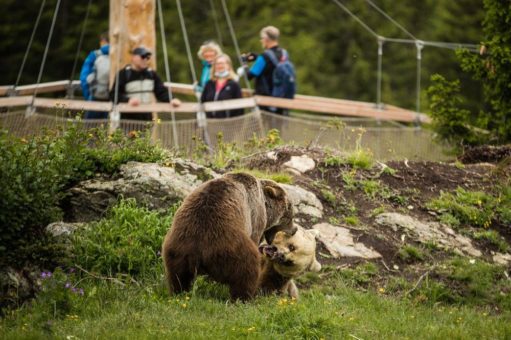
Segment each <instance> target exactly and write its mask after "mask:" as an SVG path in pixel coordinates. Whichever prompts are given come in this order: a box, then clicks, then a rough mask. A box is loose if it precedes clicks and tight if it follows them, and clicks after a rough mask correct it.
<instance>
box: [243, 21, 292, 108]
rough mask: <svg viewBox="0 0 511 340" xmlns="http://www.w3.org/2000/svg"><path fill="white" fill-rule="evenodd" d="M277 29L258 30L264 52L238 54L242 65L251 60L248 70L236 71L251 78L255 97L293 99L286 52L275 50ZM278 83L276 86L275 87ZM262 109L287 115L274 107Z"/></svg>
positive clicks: (277, 46)
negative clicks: (253, 83) (251, 63)
mask: <svg viewBox="0 0 511 340" xmlns="http://www.w3.org/2000/svg"><path fill="white" fill-rule="evenodd" d="M279 35H280V32H279V29H278V28H276V27H274V26H266V27H264V28H263V29H262V30H261V33H260V40H261V45H262V47H263V48H264V53H262V54H259V55H256V54H254V53H247V54H244V55H242V60H243V62H245V63H246V62H251V61H254V60H255V61H254V64H253V65H252V67H250V69H248V66H247V65H244V66H241V67H239V68H238V70H237V73H238V76H240V77H242V76H243V75H244V74H245V73H246V74H247V76H248V79H249V80H251V79H253V78H255V94H256V95H262V96H273V97H281V98H293V97H294V92H295V90H296V85H295V74H294V67H293V65H292V64H291V63H290V62H289V56H288V54H287V52H286V50H284V49H282V48H281V47H279ZM276 83H278V84H276ZM261 109H262V110H267V111H271V112H274V113H278V114H282V115H288V111H287V110H284V109H280V108H275V107H261Z"/></svg>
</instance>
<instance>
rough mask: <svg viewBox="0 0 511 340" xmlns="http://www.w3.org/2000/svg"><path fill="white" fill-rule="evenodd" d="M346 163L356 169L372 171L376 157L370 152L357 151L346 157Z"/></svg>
mask: <svg viewBox="0 0 511 340" xmlns="http://www.w3.org/2000/svg"><path fill="white" fill-rule="evenodd" d="M346 163H348V164H350V165H351V166H352V167H354V168H356V169H366V170H368V169H371V167H372V166H373V163H374V157H373V154H372V153H371V151H370V150H365V149H361V148H360V149H356V150H355V151H353V152H351V153H350V154H349V155H348V156H346Z"/></svg>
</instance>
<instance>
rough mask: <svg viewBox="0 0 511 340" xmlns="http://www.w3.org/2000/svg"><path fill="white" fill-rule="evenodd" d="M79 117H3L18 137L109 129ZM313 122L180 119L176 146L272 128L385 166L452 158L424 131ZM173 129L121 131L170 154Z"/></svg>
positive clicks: (143, 126) (130, 125)
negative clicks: (140, 134)
mask: <svg viewBox="0 0 511 340" xmlns="http://www.w3.org/2000/svg"><path fill="white" fill-rule="evenodd" d="M77 114H78V113H77V112H74V113H73V112H69V111H67V112H62V110H60V111H59V110H58V109H55V110H44V111H38V112H35V113H33V114H31V115H26V112H25V108H17V109H15V110H13V109H10V110H9V111H7V112H3V113H0V126H1V127H3V128H4V129H7V130H8V131H9V132H10V133H12V134H14V135H16V136H20V137H26V136H29V135H34V134H38V133H41V132H42V131H44V130H45V129H55V128H58V127H61V128H65V127H66V125H67V124H80V126H82V127H83V128H87V129H89V128H96V127H101V126H103V127H105V128H108V127H110V122H109V121H108V120H107V119H88V120H80V119H77V118H75V117H74V116H76V115H77ZM73 115H74V116H73ZM163 117H164V116H163ZM309 118H312V119H308V118H304V117H295V116H281V115H274V114H271V113H267V112H264V111H263V112H261V113H256V112H252V113H247V114H245V115H243V116H239V117H235V118H226V119H208V120H207V124H206V126H205V127H201V126H199V125H198V123H197V120H196V119H190V118H183V117H182V118H181V119H178V120H176V121H175V124H176V131H177V141H178V144H179V145H178V146H177V147H178V148H179V149H181V150H183V151H185V152H191V151H192V150H193V149H194V148H195V147H196V145H197V143H198V141H199V140H200V141H205V142H209V144H210V146H211V147H212V148H213V149H214V148H215V147H216V143H217V138H218V135H219V133H221V134H222V140H223V141H224V142H226V143H236V144H237V145H243V143H245V142H246V141H248V140H249V139H251V138H253V137H254V136H256V137H258V138H259V137H262V136H264V135H266V134H267V132H268V131H269V130H270V129H274V128H276V129H278V130H279V131H280V136H281V138H282V140H283V141H284V142H286V143H293V144H295V145H301V146H308V145H315V146H327V147H331V148H335V149H339V150H342V151H353V150H355V149H357V148H363V149H368V150H370V151H371V152H372V153H373V155H374V156H375V158H376V159H379V160H382V161H385V160H391V159H392V160H398V159H405V158H406V159H409V160H432V161H446V160H449V159H450V157H449V156H448V155H446V154H445V151H444V150H445V148H444V147H443V146H442V145H440V144H437V143H435V142H434V141H433V134H432V132H430V131H428V130H425V129H421V128H415V127H408V126H399V125H398V124H396V123H392V122H378V121H375V120H368V119H358V120H356V119H342V120H341V119H336V122H335V123H334V124H332V121H331V120H329V119H324V118H321V117H318V116H313V117H311V116H309ZM339 122H340V124H339ZM172 124H173V123H172V121H170V120H167V119H158V120H154V121H137V120H121V121H120V122H119V124H118V126H117V127H118V128H119V129H121V130H122V131H124V132H125V133H129V132H130V131H133V130H135V131H136V130H138V131H142V130H149V131H150V133H151V136H152V138H153V140H155V141H157V142H158V143H160V145H162V146H163V147H165V148H169V149H170V148H174V147H176V146H175V145H174V136H173V128H172Z"/></svg>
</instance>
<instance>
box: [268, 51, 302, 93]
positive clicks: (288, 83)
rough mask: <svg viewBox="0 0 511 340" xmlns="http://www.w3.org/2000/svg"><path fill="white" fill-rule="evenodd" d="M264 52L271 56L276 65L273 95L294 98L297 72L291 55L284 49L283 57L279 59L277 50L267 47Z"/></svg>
mask: <svg viewBox="0 0 511 340" xmlns="http://www.w3.org/2000/svg"><path fill="white" fill-rule="evenodd" d="M264 53H265V54H266V55H267V56H268V58H270V60H271V62H272V63H273V65H274V66H275V69H274V70H273V75H272V77H273V90H272V93H271V96H272V97H280V98H289V99H293V98H294V96H295V93H296V73H295V67H294V66H293V64H292V63H291V62H290V61H289V55H288V54H287V51H286V50H282V57H281V58H280V60H278V59H277V56H276V55H275V52H273V50H271V49H267V50H266V51H264Z"/></svg>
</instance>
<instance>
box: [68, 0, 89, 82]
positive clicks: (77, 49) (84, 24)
mask: <svg viewBox="0 0 511 340" xmlns="http://www.w3.org/2000/svg"><path fill="white" fill-rule="evenodd" d="M91 4H92V0H89V3H88V4H87V12H86V13H85V18H84V20H83V24H82V32H81V33H80V40H79V41H78V47H77V48H76V54H75V61H74V63H73V69H72V70H71V75H70V76H69V86H71V85H72V83H73V78H74V76H75V72H76V66H77V65H78V57H79V56H80V52H81V50H82V43H83V37H84V35H85V28H86V27H87V21H88V20H89V13H90V8H91Z"/></svg>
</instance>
